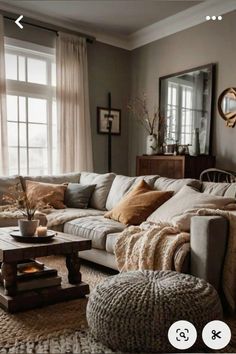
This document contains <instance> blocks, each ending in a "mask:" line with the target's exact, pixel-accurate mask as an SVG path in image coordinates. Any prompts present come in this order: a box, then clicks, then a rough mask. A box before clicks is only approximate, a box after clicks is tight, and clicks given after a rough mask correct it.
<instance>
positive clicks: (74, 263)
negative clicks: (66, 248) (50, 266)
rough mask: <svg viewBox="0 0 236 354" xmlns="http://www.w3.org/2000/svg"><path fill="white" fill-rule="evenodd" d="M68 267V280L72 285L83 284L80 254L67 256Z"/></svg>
mask: <svg viewBox="0 0 236 354" xmlns="http://www.w3.org/2000/svg"><path fill="white" fill-rule="evenodd" d="M66 266H67V269H68V280H69V283H70V284H79V283H81V273H80V260H79V256H78V252H76V253H71V254H67V255H66Z"/></svg>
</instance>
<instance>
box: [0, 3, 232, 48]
mask: <svg viewBox="0 0 236 354" xmlns="http://www.w3.org/2000/svg"><path fill="white" fill-rule="evenodd" d="M0 10H4V11H8V12H12V13H14V14H15V15H16V16H17V15H23V16H24V17H25V18H26V19H27V18H32V19H36V20H39V21H43V22H45V23H50V24H53V25H56V26H59V27H64V28H67V29H70V30H73V31H77V32H83V33H86V34H88V35H92V36H94V37H96V39H97V40H98V41H100V42H104V43H107V44H110V45H114V46H117V47H120V48H124V49H128V50H132V49H135V48H138V47H140V46H143V45H145V44H148V43H150V42H153V41H155V40H158V39H160V38H163V37H166V36H169V35H171V34H173V33H176V32H179V31H182V30H185V29H187V28H190V27H193V26H196V25H199V24H201V23H204V22H205V21H206V16H207V15H210V16H213V15H216V16H218V15H224V14H226V13H228V12H230V11H233V10H236V0H202V1H198V0H196V1H195V0H73V1H71V0H60V1H58V0H53V1H52V0H49V1H47V0H40V1H39V0H31V1H29V0H2V1H1V0H0ZM223 20H224V19H223ZM223 20H222V25H224V21H223ZM212 22H213V21H212Z"/></svg>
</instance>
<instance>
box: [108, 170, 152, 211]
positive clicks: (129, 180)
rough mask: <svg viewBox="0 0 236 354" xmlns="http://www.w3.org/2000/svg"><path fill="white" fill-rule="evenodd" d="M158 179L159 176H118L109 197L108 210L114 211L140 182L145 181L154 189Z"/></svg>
mask: <svg viewBox="0 0 236 354" xmlns="http://www.w3.org/2000/svg"><path fill="white" fill-rule="evenodd" d="M157 178H158V176H139V177H127V176H122V175H117V176H116V177H115V179H114V181H113V183H112V186H111V190H110V192H109V194H108V197H107V202H106V208H107V210H111V209H113V208H114V207H115V206H116V205H117V204H118V203H119V201H120V200H121V199H122V198H123V197H124V195H125V194H127V193H128V192H129V191H130V190H131V189H132V188H133V187H134V186H135V185H136V184H137V183H139V182H140V181H142V180H144V181H145V182H147V184H149V185H150V186H151V187H153V186H154V182H155V181H156V179H157Z"/></svg>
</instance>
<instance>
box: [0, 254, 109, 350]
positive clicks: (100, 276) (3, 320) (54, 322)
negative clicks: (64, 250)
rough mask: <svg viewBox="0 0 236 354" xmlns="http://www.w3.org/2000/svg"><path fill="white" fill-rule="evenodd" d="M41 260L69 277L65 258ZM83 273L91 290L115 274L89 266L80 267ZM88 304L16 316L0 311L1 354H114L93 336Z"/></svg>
mask: <svg viewBox="0 0 236 354" xmlns="http://www.w3.org/2000/svg"><path fill="white" fill-rule="evenodd" d="M40 260H41V261H43V262H44V263H45V264H47V265H49V266H51V267H54V268H56V269H58V270H59V274H60V275H61V276H62V277H63V278H65V277H66V274H67V270H66V267H65V261H64V259H63V258H62V257H59V256H58V257H47V258H44V259H43V258H42V259H40ZM81 273H82V280H83V281H85V282H86V283H88V284H89V285H90V290H91V289H93V288H94V286H96V285H97V284H98V283H99V282H102V281H103V280H104V279H105V278H106V277H108V276H109V275H112V274H114V272H112V271H110V272H109V270H106V271H105V270H104V269H103V268H102V267H100V268H99V267H91V266H90V265H88V264H86V263H85V264H83V265H82V266H81ZM86 305H87V298H83V299H78V300H73V301H68V302H62V303H58V304H55V305H50V306H46V307H43V308H38V309H34V310H30V311H25V312H21V313H17V314H8V313H6V312H5V311H3V310H2V309H0V353H27V354H28V353H83V354H87V353H94V354H95V353H112V351H110V350H109V349H108V348H105V347H104V346H103V345H102V344H100V343H97V342H96V341H94V339H93V338H92V337H91V336H90V334H89V331H88V328H87V322H86Z"/></svg>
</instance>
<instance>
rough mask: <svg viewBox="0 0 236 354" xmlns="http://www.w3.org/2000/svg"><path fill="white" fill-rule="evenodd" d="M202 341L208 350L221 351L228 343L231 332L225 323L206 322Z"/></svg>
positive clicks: (216, 321)
mask: <svg viewBox="0 0 236 354" xmlns="http://www.w3.org/2000/svg"><path fill="white" fill-rule="evenodd" d="M202 339H203V342H204V343H205V344H206V346H207V347H208V348H210V349H214V350H218V349H223V348H225V347H226V346H227V345H228V344H229V342H230V339H231V331H230V328H229V326H228V325H227V324H226V323H225V322H223V321H219V320H214V321H211V322H208V323H207V324H206V325H205V327H204V328H203V331H202Z"/></svg>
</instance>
